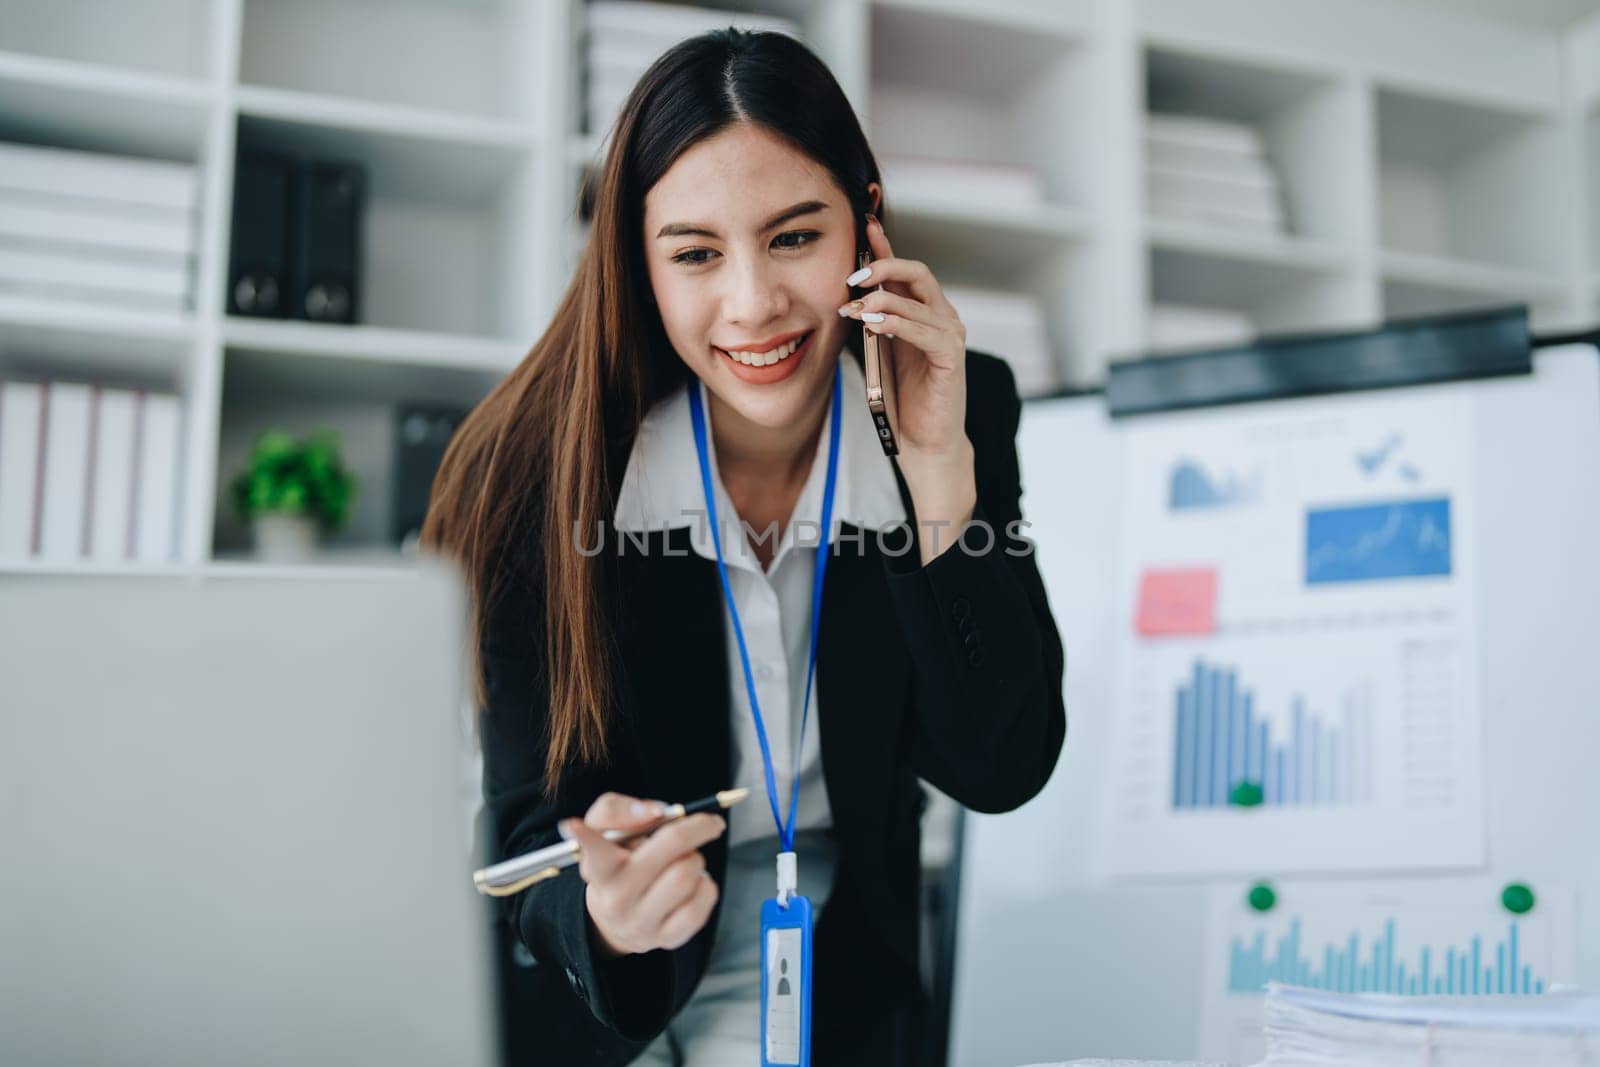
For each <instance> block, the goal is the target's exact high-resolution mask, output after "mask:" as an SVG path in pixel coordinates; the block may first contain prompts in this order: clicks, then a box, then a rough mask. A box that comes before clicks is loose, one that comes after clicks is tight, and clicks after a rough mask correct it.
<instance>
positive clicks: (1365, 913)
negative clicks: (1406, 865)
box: [1200, 878, 1577, 1063]
mask: <svg viewBox="0 0 1600 1067" xmlns="http://www.w3.org/2000/svg"><path fill="white" fill-rule="evenodd" d="M1249 888H1250V887H1249V886H1248V885H1246V884H1239V885H1234V886H1219V887H1217V888H1215V889H1213V890H1212V893H1211V906H1210V912H1209V916H1208V919H1207V926H1206V946H1205V962H1204V965H1203V969H1202V974H1203V976H1204V978H1203V981H1204V982H1205V988H1204V989H1203V990H1202V992H1201V1005H1202V1010H1201V1015H1200V1047H1201V1055H1202V1056H1204V1057H1205V1058H1207V1059H1218V1060H1225V1061H1227V1062H1229V1063H1255V1062H1257V1061H1259V1060H1260V1059H1262V1057H1264V1056H1265V1055H1266V1046H1265V1041H1264V1039H1263V1036H1262V1024H1263V1019H1264V1007H1263V999H1264V998H1263V997H1262V995H1261V991H1262V989H1263V988H1264V987H1265V985H1266V983H1267V982H1269V981H1271V982H1284V983H1286V984H1290V985H1299V986H1305V987H1308V988H1311V989H1320V990H1324V991H1326V992H1332V993H1389V994H1396V995H1403V996H1419V995H1426V996H1478V995H1483V994H1487V993H1494V994H1529V995H1537V994H1539V993H1542V992H1544V991H1545V990H1547V989H1549V988H1550V987H1551V986H1552V985H1553V984H1557V983H1572V982H1574V981H1575V980H1576V975H1577V940H1576V929H1577V928H1576V925H1575V924H1576V921H1577V916H1576V911H1577V901H1576V894H1575V892H1574V890H1573V889H1572V887H1571V886H1569V885H1537V884H1536V885H1533V886H1531V887H1530V888H1532V889H1533V892H1534V905H1533V908H1532V909H1531V910H1529V911H1526V912H1523V913H1521V914H1517V913H1513V912H1511V911H1508V910H1506V908H1505V907H1504V906H1503V905H1502V904H1501V900H1500V895H1501V889H1502V888H1503V886H1501V885H1498V884H1495V883H1493V882H1490V881H1488V880H1487V879H1482V878H1472V879H1467V880H1458V879H1449V880H1441V881H1438V882H1432V883H1430V882H1427V881H1422V880H1415V879H1413V880H1408V881H1398V880H1394V881H1391V880H1384V881H1354V882H1349V883H1341V884H1337V885H1334V884H1327V883H1321V884H1316V885H1305V884H1294V883H1290V884H1282V885H1279V886H1278V887H1277V900H1276V903H1275V904H1274V905H1273V907H1272V909H1271V910H1270V911H1267V912H1258V911H1255V910H1253V909H1252V908H1251V907H1250V906H1249V904H1248V902H1247V895H1248V893H1249Z"/></svg>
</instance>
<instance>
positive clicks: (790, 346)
mask: <svg viewBox="0 0 1600 1067" xmlns="http://www.w3.org/2000/svg"><path fill="white" fill-rule="evenodd" d="M809 336H811V335H810V334H801V335H800V336H799V337H796V338H795V339H794V340H792V341H790V342H788V343H787V344H781V345H779V346H778V347H777V348H774V349H772V350H771V351H768V352H729V351H727V350H726V349H724V350H723V352H724V354H725V355H727V356H729V357H731V358H733V359H736V360H738V361H739V362H740V363H743V364H744V365H745V366H747V367H770V366H772V365H773V364H774V363H776V362H778V361H779V360H780V359H788V358H789V357H790V356H791V355H793V354H794V350H795V349H797V348H799V347H800V346H801V345H802V344H804V343H805V340H806V338H807V337H809Z"/></svg>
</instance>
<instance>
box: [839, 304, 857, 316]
mask: <svg viewBox="0 0 1600 1067" xmlns="http://www.w3.org/2000/svg"><path fill="white" fill-rule="evenodd" d="M861 307H862V304H861V301H859V300H852V301H850V303H848V304H846V305H844V306H843V307H841V308H840V309H839V315H840V317H841V318H842V317H844V316H846V315H848V314H850V312H852V311H860V310H861Z"/></svg>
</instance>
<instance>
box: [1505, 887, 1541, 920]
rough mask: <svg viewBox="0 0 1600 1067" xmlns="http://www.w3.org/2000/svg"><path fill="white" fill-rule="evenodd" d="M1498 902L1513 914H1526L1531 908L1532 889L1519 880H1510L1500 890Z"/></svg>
mask: <svg viewBox="0 0 1600 1067" xmlns="http://www.w3.org/2000/svg"><path fill="white" fill-rule="evenodd" d="M1500 903H1502V904H1504V905H1505V906H1506V910H1507V911H1509V912H1511V913H1512V914H1513V915H1526V914H1528V912H1530V911H1532V910H1533V890H1531V889H1529V888H1528V887H1527V886H1526V885H1524V884H1522V883H1521V882H1512V883H1511V884H1510V885H1508V886H1506V887H1505V888H1504V889H1503V890H1501V891H1500Z"/></svg>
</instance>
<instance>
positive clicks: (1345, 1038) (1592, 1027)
mask: <svg viewBox="0 0 1600 1067" xmlns="http://www.w3.org/2000/svg"><path fill="white" fill-rule="evenodd" d="M1266 1007H1267V1016H1266V1020H1267V1021H1266V1037H1267V1058H1266V1060H1265V1061H1264V1062H1265V1063H1266V1064H1269V1065H1272V1067H1322V1065H1329V1067H1332V1065H1335V1064H1351V1063H1359V1064H1363V1065H1367V1067H1390V1065H1392V1067H1402V1065H1404V1067H1413V1065H1416V1064H1429V1063H1435V1064H1459V1065H1461V1067H1475V1065H1480V1064H1481V1065H1482V1067H1502V1065H1505V1064H1516V1065H1517V1067H1538V1065H1541V1064H1576V1063H1589V1062H1593V1057H1594V1054H1595V1050H1596V1049H1597V1048H1600V995H1596V994H1593V993H1584V992H1582V991H1580V990H1576V989H1569V990H1560V991H1552V992H1549V993H1544V994H1540V995H1538V996H1526V995H1517V996H1511V995H1500V996H1475V997H1463V996H1441V997H1422V996H1391V995H1385V994H1379V993H1324V992H1322V991H1320V990H1314V989H1301V988H1297V987H1294V986H1285V985H1281V984H1279V983H1276V982H1273V983H1269V984H1268V986H1267V997H1266Z"/></svg>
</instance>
